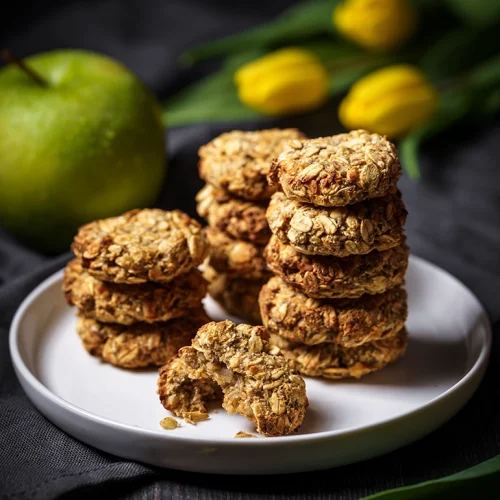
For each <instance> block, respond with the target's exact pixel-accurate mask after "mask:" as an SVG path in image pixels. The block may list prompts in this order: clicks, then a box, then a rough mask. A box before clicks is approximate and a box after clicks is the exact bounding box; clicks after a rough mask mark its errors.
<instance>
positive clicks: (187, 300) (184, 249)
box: [63, 209, 210, 368]
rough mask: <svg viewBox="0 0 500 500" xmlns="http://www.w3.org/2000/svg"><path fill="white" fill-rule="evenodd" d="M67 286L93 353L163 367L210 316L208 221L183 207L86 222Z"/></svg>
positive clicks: (128, 364)
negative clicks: (205, 265) (205, 266)
mask: <svg viewBox="0 0 500 500" xmlns="http://www.w3.org/2000/svg"><path fill="white" fill-rule="evenodd" d="M71 248H72V250H73V252H74V253H75V255H76V259H74V260H72V261H71V262H69V263H68V265H67V267H66V270H65V276H64V282H63V291H64V294H65V297H66V300H67V302H68V303H69V304H70V305H75V306H77V308H78V312H77V315H78V323H77V332H78V334H79V335H80V338H81V340H82V342H83V346H84V347H85V349H87V351H88V352H89V353H90V354H92V355H94V356H97V357H99V358H101V359H102V360H103V361H105V362H107V363H110V364H112V365H115V366H119V367H122V368H143V367H146V366H162V365H164V364H165V363H167V362H168V361H169V360H170V359H171V358H172V357H174V356H176V355H177V351H178V350H179V348H181V347H183V346H186V345H189V344H190V343H191V339H192V338H193V337H194V335H195V334H196V331H197V330H198V328H199V327H200V326H201V325H203V324H205V323H207V322H208V321H210V319H209V318H208V316H207V315H206V314H205V311H204V309H203V306H202V299H203V298H204V296H205V294H206V291H207V283H206V281H205V279H204V278H203V277H202V275H201V273H200V271H198V270H197V269H196V266H198V265H199V264H201V262H203V260H204V259H205V257H206V255H207V249H208V244H207V241H206V238H205V236H204V234H203V229H202V227H201V225H200V224H199V223H198V222H197V221H195V220H193V219H191V218H190V217H189V216H187V215H186V214H184V213H182V212H180V211H179V210H174V211H172V212H165V211H163V210H159V209H145V210H132V211H130V212H127V213H125V214H123V215H122V216H120V217H113V218H109V219H104V220H98V221H95V222H91V223H90V224H87V225H85V226H82V227H81V228H80V230H79V232H78V234H77V235H76V237H75V239H74V241H73V244H72V247H71Z"/></svg>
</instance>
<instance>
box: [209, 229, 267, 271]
mask: <svg viewBox="0 0 500 500" xmlns="http://www.w3.org/2000/svg"><path fill="white" fill-rule="evenodd" d="M205 233H206V235H207V239H208V242H209V244H210V250H209V256H208V259H207V261H206V262H205V264H207V265H209V266H210V267H213V268H214V269H215V270H216V271H217V272H218V273H225V274H228V275H230V276H238V277H240V278H246V279H251V280H259V279H262V278H265V277H266V276H268V275H269V272H268V270H267V265H266V261H265V260H264V255H263V254H264V246H263V245H255V244H254V243H250V242H249V241H243V240H235V239H233V238H231V237H230V236H228V235H227V234H225V233H223V232H221V231H218V230H217V229H213V228H211V227H206V228H205Z"/></svg>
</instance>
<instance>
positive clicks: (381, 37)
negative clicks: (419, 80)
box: [333, 0, 418, 51]
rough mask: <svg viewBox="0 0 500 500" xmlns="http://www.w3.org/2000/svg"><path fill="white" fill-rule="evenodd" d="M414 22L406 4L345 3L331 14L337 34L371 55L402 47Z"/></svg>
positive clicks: (383, 0)
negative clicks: (371, 51) (372, 52)
mask: <svg viewBox="0 0 500 500" xmlns="http://www.w3.org/2000/svg"><path fill="white" fill-rule="evenodd" d="M417 19H418V15H417V10H416V9H415V8H414V7H413V5H411V3H410V2H409V1H408V0H345V1H344V2H342V3H341V4H339V5H338V6H337V7H336V8H335V9H334V11H333V24H334V26H335V28H336V29H337V31H338V32H339V33H341V34H342V35H343V36H345V37H346V38H348V39H350V40H352V41H353V42H355V43H357V44H358V45H361V46H362V47H365V48H366V49H369V50H374V51H380V50H381V51H387V50H392V49H394V48H396V47H398V46H400V45H402V44H403V43H404V42H405V41H406V40H407V39H408V38H410V37H411V36H412V35H413V33H414V32H415V29H416V26H417Z"/></svg>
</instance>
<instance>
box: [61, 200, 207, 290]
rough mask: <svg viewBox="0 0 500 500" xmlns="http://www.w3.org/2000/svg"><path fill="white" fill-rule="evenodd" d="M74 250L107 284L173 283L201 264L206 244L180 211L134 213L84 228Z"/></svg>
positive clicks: (198, 229) (75, 240) (75, 241)
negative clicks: (176, 278) (173, 280)
mask: <svg viewBox="0 0 500 500" xmlns="http://www.w3.org/2000/svg"><path fill="white" fill-rule="evenodd" d="M71 249H72V250H73V252H74V253H75V255H76V256H77V257H78V258H79V259H80V261H81V263H82V266H83V267H84V268H85V269H87V270H88V273H89V274H91V275H92V276H94V277H95V278H98V279H100V280H103V281H113V282H116V283H129V284H134V283H144V282H146V281H160V282H166V281H170V280H172V279H173V278H175V277H176V276H179V275H180V274H183V273H186V272H188V271H190V270H191V269H192V268H193V267H196V266H198V265H199V264H201V263H202V262H203V260H204V258H205V257H206V255H207V251H208V245H207V241H206V238H205V236H204V233H203V230H202V227H201V225H200V224H199V223H198V222H197V221H195V220H194V219H192V218H191V217H189V216H188V215H187V214H185V213H183V212H181V211H180V210H173V211H171V212H166V211H164V210H160V209H144V210H131V211H130V212H126V213H125V214H123V215H121V216H119V217H111V218H109V219H102V220H98V221H95V222H91V223H89V224H86V225H84V226H82V227H81V228H80V230H79V231H78V234H77V235H76V237H75V239H74V241H73V244H72V246H71Z"/></svg>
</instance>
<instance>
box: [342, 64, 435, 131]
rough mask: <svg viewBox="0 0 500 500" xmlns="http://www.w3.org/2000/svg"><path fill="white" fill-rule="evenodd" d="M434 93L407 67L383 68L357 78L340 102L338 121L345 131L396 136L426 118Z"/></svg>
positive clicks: (430, 112)
mask: <svg viewBox="0 0 500 500" xmlns="http://www.w3.org/2000/svg"><path fill="white" fill-rule="evenodd" d="M437 104H438V93H437V91H436V90H435V89H434V87H433V86H432V85H431V84H430V83H429V81H428V80H427V78H426V77H425V75H424V74H423V73H422V72H421V71H420V70H419V69H418V68H416V67H414V66H411V65H406V64H402V65H397V66H389V67H387V68H383V69H380V70H377V71H374V72H373V73H370V74H369V75H367V76H365V77H364V78H361V79H360V80H358V82H356V83H355V84H354V85H353V86H352V87H351V89H350V91H349V93H348V94H347V96H346V97H345V98H344V99H343V101H342V102H341V103H340V107H339V119H340V121H341V122H342V124H343V125H344V126H345V127H346V128H347V129H358V128H363V129H366V130H369V131H370V132H376V133H379V134H383V135H387V136H389V137H393V138H394V137H398V136H401V135H403V134H405V133H406V132H408V131H409V130H411V129H412V128H414V127H415V126H417V125H419V124H421V123H423V122H424V121H426V120H427V119H429V118H430V117H431V116H432V115H433V114H434V113H435V111H436V108H437Z"/></svg>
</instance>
